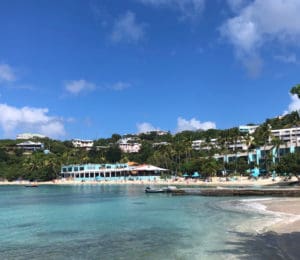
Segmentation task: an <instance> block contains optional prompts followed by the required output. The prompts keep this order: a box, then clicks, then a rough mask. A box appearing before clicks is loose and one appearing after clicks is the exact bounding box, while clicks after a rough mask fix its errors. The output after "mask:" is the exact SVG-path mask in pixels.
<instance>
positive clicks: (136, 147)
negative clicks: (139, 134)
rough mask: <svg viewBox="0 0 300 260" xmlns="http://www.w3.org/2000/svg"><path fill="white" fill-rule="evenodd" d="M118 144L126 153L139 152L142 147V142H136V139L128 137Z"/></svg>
mask: <svg viewBox="0 0 300 260" xmlns="http://www.w3.org/2000/svg"><path fill="white" fill-rule="evenodd" d="M118 146H119V148H120V149H121V151H122V152H124V153H138V152H139V151H140V149H141V146H142V145H141V144H140V143H137V142H136V139H134V138H131V137H128V138H122V139H120V140H119V141H118Z"/></svg>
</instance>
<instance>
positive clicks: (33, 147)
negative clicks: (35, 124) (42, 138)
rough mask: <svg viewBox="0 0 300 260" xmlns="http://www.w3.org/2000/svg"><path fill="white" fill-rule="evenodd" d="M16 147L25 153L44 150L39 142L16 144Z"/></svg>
mask: <svg viewBox="0 0 300 260" xmlns="http://www.w3.org/2000/svg"><path fill="white" fill-rule="evenodd" d="M17 147H18V148H20V149H23V150H26V151H37V150H42V149H44V144H43V143H41V142H32V141H27V142H23V143H19V144H17Z"/></svg>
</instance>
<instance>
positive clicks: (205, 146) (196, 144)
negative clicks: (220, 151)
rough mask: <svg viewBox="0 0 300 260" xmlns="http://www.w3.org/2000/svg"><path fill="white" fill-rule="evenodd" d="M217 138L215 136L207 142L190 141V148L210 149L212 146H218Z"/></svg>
mask: <svg viewBox="0 0 300 260" xmlns="http://www.w3.org/2000/svg"><path fill="white" fill-rule="evenodd" d="M217 142H218V140H217V139H216V138H213V139H210V141H209V142H208V143H207V142H206V141H204V140H195V141H192V148H193V149H194V150H197V151H199V150H210V149H212V148H219V146H218V143H217Z"/></svg>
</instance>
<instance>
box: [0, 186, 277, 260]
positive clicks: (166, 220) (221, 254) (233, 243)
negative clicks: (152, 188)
mask: <svg viewBox="0 0 300 260" xmlns="http://www.w3.org/2000/svg"><path fill="white" fill-rule="evenodd" d="M144 188H145V187H144V186H142V185H141V186H139V185H74V186H71V185H70V186H69V185H68V186H67V185H66V186H62V185H57V186H55V185H49V186H47V185H45V186H39V187H38V188H26V187H24V186H0V259H254V258H253V257H252V256H256V257H255V259H258V257H257V256H259V255H260V254H259V253H260V252H259V251H256V250H261V246H257V247H256V244H255V243H253V242H254V241H255V237H256V232H257V231H258V230H259V229H261V228H262V226H263V224H264V223H266V222H267V221H270V220H271V221H272V217H270V216H266V215H264V214H260V213H259V212H256V211H253V210H252V211H251V210H247V209H246V208H247V207H246V206H245V199H244V198H243V200H240V199H238V198H230V197H226V198H220V197H200V196H172V195H170V194H145V193H144ZM246 200H247V199H246ZM249 241H251V247H250V246H249V245H250V244H249ZM259 243H261V241H260V242H259ZM256 248H257V249H256ZM263 248H264V257H263V258H262V259H281V258H280V255H279V254H278V252H276V250H275V249H274V247H272V245H267V246H264V247H263ZM269 257H270V258H269Z"/></svg>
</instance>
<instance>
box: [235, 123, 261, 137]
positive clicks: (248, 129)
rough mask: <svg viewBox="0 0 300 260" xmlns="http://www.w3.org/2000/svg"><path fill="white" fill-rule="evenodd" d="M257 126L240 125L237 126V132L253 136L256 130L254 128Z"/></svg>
mask: <svg viewBox="0 0 300 260" xmlns="http://www.w3.org/2000/svg"><path fill="white" fill-rule="evenodd" d="M258 127H259V126H258V125H240V126H239V131H240V132H241V133H246V134H250V135H251V134H253V133H254V132H255V130H256V128H258Z"/></svg>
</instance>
